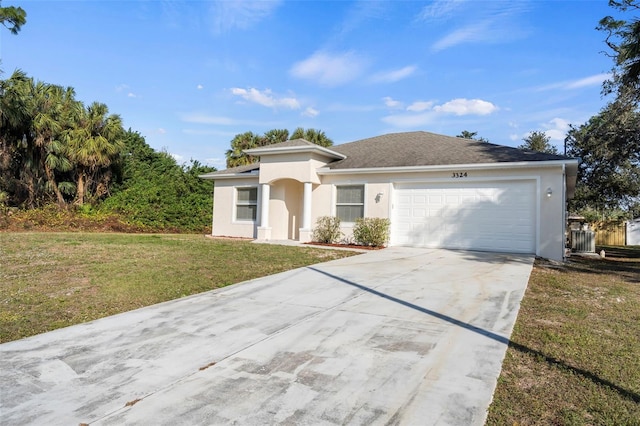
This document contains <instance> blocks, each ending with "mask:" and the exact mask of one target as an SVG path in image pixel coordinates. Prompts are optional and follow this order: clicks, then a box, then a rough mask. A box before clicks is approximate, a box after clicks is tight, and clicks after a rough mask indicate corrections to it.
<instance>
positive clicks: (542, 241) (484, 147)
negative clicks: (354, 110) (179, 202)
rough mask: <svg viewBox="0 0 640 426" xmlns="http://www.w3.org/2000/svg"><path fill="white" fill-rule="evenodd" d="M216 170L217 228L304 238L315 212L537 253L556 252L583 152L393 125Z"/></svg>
mask: <svg viewBox="0 0 640 426" xmlns="http://www.w3.org/2000/svg"><path fill="white" fill-rule="evenodd" d="M246 152H247V153H249V154H251V155H253V156H259V158H260V162H259V163H256V164H251V165H248V166H242V167H236V168H231V169H227V170H221V171H216V172H213V173H208V174H205V175H202V176H201V177H202V178H204V179H211V180H214V181H215V189H214V204H213V232H212V233H213V235H214V236H227V237H244V238H254V239H264V240H287V239H290V240H299V241H302V242H307V241H310V239H311V234H312V230H313V226H314V224H315V222H316V219H317V218H318V217H320V216H338V217H340V219H341V223H342V226H343V229H342V231H343V232H344V233H345V234H346V235H349V234H350V232H351V229H352V228H353V224H354V221H355V219H356V218H358V217H383V218H389V219H390V220H391V239H390V242H389V245H391V246H417V247H433V248H451V249H468V250H481V251H497V252H512V253H532V254H536V255H538V256H542V257H546V258H550V259H556V260H562V259H563V256H564V245H565V211H566V201H567V199H569V198H570V197H572V196H573V192H574V189H575V183H576V174H577V168H578V160H577V159H572V158H568V157H564V156H560V155H552V154H544V153H539V152H533V151H527V150H520V149H517V148H512V147H507V146H501V145H494V144H491V143H486V142H478V141H475V140H470V139H461V138H456V137H450V136H443V135H438V134H433V133H428V132H407V133H393V134H387V135H382V136H377V137H372V138H368V139H363V140H359V141H355V142H351V143H345V144H342V145H336V146H332V147H330V148H323V147H321V146H318V145H314V144H312V143H310V142H307V141H305V140H303V139H296V140H289V141H286V142H282V143H278V144H274V145H269V146H265V147H262V148H256V149H251V150H248V151H246Z"/></svg>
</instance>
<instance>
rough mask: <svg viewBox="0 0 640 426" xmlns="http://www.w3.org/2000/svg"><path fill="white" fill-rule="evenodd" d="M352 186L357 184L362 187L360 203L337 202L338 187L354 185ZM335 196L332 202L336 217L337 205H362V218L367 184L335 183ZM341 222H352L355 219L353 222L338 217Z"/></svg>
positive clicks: (364, 209)
mask: <svg viewBox="0 0 640 426" xmlns="http://www.w3.org/2000/svg"><path fill="white" fill-rule="evenodd" d="M354 186H358V187H362V203H338V191H339V190H340V188H344V187H354ZM334 188H335V197H334V203H333V208H334V215H335V216H336V217H338V206H362V216H360V217H362V218H364V217H365V211H366V206H365V200H366V199H367V185H366V184H364V183H344V184H339V185H335V186H334ZM340 221H341V223H342V224H354V223H355V221H353V222H347V221H343V220H342V219H340Z"/></svg>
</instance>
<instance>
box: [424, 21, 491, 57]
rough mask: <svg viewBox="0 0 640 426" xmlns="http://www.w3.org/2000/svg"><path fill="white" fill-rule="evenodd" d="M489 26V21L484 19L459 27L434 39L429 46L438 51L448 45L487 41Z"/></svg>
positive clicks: (489, 32) (446, 47)
mask: <svg viewBox="0 0 640 426" xmlns="http://www.w3.org/2000/svg"><path fill="white" fill-rule="evenodd" d="M489 26H490V22H489V21H484V22H478V23H474V24H471V25H468V26H466V27H463V28H459V29H457V30H455V31H453V32H452V33H449V34H447V35H446V36H444V37H443V38H441V39H440V40H438V41H436V42H435V43H434V44H433V45H432V46H431V49H432V50H433V51H435V52H439V51H441V50H444V49H448V48H449V47H453V46H457V45H458V44H463V43H470V42H480V41H488V40H489V39H490V37H491V31H490V29H489Z"/></svg>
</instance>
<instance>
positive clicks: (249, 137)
mask: <svg viewBox="0 0 640 426" xmlns="http://www.w3.org/2000/svg"><path fill="white" fill-rule="evenodd" d="M259 140H260V137H259V136H258V135H256V134H254V133H253V132H245V133H239V134H237V135H235V136H234V138H233V139H232V140H231V149H228V150H227V152H226V153H225V156H226V157H227V167H228V168H231V167H238V166H245V165H247V164H252V163H255V162H256V161H258V158H257V157H253V156H250V155H247V154H245V153H244V150H246V149H251V148H256V147H257V146H258V141H259Z"/></svg>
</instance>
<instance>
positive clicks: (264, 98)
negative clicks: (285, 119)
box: [231, 87, 300, 109]
mask: <svg viewBox="0 0 640 426" xmlns="http://www.w3.org/2000/svg"><path fill="white" fill-rule="evenodd" d="M231 93H232V94H234V95H236V96H240V97H241V98H243V99H244V100H246V101H249V102H253V103H255V104H258V105H262V106H265V107H268V108H278V107H283V108H288V109H300V102H298V100H297V99H296V98H291V97H282V98H277V97H275V96H274V95H273V93H272V92H271V90H270V89H265V90H263V91H260V90H258V89H255V88H253V87H250V88H249V89H241V88H239V87H233V88H232V89H231Z"/></svg>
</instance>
